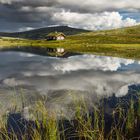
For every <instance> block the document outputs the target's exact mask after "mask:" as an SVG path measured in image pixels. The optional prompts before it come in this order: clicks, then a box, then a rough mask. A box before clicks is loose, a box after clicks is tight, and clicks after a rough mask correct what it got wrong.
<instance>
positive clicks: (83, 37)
mask: <svg viewBox="0 0 140 140" xmlns="http://www.w3.org/2000/svg"><path fill="white" fill-rule="evenodd" d="M25 46H26V47H39V48H40V49H41V48H46V47H50V48H58V47H63V48H65V50H66V52H74V53H90V54H97V55H107V56H116V57H124V58H132V59H140V25H138V26H134V27H128V28H122V29H114V30H106V31H95V32H87V33H80V34H77V35H71V36H70V35H69V36H67V37H66V39H65V40H64V41H46V40H45V39H42V40H31V39H17V38H7V37H1V38H0V47H1V49H8V48H16V47H21V48H22V47H23V48H24V47H25Z"/></svg>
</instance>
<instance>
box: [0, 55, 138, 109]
mask: <svg viewBox="0 0 140 140" xmlns="http://www.w3.org/2000/svg"><path fill="white" fill-rule="evenodd" d="M138 84H140V62H138V61H134V60H127V59H121V58H113V57H104V56H95V55H79V56H71V57H69V58H51V57H45V56H38V55H33V54H28V53H19V52H1V53H0V102H1V105H2V106H4V108H5V106H7V101H8V103H9V104H10V102H12V101H11V97H12V96H13V92H14V90H13V89H22V90H23V91H24V94H25V95H26V98H28V97H34V98H37V96H39V95H40V94H41V95H47V96H48V98H49V101H50V104H51V106H53V108H56V109H59V108H61V109H62V108H65V107H66V105H67V104H69V103H71V102H72V100H73V98H72V96H71V94H73V95H76V96H77V97H78V98H79V97H80V96H84V98H86V99H87V100H92V101H93V100H96V99H95V97H97V96H98V97H104V96H112V95H113V94H115V95H116V96H117V97H120V96H124V95H126V94H127V93H128V90H129V86H131V85H138ZM68 91H72V92H68ZM17 94H19V93H17Z"/></svg>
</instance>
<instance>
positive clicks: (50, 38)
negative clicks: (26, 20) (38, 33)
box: [46, 32, 66, 41]
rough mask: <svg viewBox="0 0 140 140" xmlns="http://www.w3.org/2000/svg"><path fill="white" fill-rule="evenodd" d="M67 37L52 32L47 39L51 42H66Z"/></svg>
mask: <svg viewBox="0 0 140 140" xmlns="http://www.w3.org/2000/svg"><path fill="white" fill-rule="evenodd" d="M65 38H66V36H65V35H64V34H63V33H61V32H52V33H50V34H48V35H47V37H46V39H47V40H48V41H49V40H64V39H65Z"/></svg>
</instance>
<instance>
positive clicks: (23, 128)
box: [0, 95, 140, 140]
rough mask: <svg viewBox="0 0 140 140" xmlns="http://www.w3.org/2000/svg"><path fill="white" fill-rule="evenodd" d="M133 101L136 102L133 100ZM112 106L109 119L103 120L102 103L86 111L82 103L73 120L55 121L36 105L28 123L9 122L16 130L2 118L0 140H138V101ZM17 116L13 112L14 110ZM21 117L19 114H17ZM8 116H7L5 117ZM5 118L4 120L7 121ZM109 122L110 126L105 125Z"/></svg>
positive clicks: (43, 106)
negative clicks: (12, 123)
mask: <svg viewBox="0 0 140 140" xmlns="http://www.w3.org/2000/svg"><path fill="white" fill-rule="evenodd" d="M134 98H135V99H136V100H134ZM134 98H133V97H131V99H130V101H129V102H127V105H126V102H124V103H123V102H122V101H120V103H119V104H117V105H116V107H115V108H114V110H113V111H112V113H111V114H110V116H111V118H110V117H109V120H108V119H106V114H105V108H104V106H102V105H104V102H102V103H103V104H102V103H101V104H100V105H97V104H96V105H95V106H93V107H92V110H91V109H90V110H91V111H89V108H88V106H87V105H86V102H84V100H82V101H81V100H76V101H75V103H74V105H73V112H75V114H74V117H73V119H71V120H68V119H67V118H65V117H64V116H63V114H62V116H61V117H59V118H57V116H56V114H55V113H54V112H53V111H51V112H50V111H48V110H47V107H46V103H45V101H38V102H37V103H36V104H35V106H34V108H32V109H31V110H32V115H33V118H32V121H31V120H28V121H27V120H24V119H23V118H22V119H21V120H18V121H17V120H13V122H14V124H16V125H17V126H18V128H17V129H16V130H15V128H14V127H16V125H14V126H8V127H7V123H6V120H7V119H6V116H7V115H5V116H4V117H1V121H0V140H128V139H130V140H133V139H135V140H138V139H140V129H139V128H140V97H139V95H138V96H137V98H136V96H134ZM15 113H17V110H15ZM20 113H22V111H21V112H20ZM9 116H10V114H9ZM9 116H7V117H9ZM108 121H109V122H110V121H111V126H110V123H109V122H108Z"/></svg>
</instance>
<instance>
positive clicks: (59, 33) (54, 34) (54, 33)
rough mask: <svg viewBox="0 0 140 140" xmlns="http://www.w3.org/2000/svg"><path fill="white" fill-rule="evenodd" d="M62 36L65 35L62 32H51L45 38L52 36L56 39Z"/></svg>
mask: <svg viewBox="0 0 140 140" xmlns="http://www.w3.org/2000/svg"><path fill="white" fill-rule="evenodd" d="M61 35H62V36H64V37H66V35H65V34H63V33H62V32H52V33H49V34H48V35H47V37H49V36H54V37H58V36H61Z"/></svg>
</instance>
